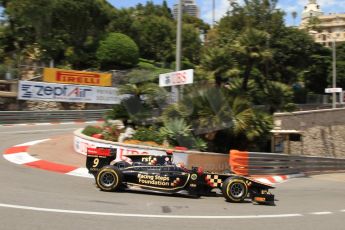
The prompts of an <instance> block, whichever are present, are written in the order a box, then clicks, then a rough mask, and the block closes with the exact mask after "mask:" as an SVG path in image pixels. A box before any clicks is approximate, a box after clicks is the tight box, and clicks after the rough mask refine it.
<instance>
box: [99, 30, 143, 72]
mask: <svg viewBox="0 0 345 230" xmlns="http://www.w3.org/2000/svg"><path fill="white" fill-rule="evenodd" d="M97 58H98V60H99V61H100V64H101V66H102V68H107V69H109V68H129V67H133V66H135V65H137V64H138V61H139V49H138V46H137V45H136V43H135V42H134V41H133V40H132V39H131V38H130V37H128V36H126V35H124V34H120V33H110V34H109V35H108V36H107V37H106V39H105V40H103V41H101V43H100V46H99V48H98V50H97Z"/></svg>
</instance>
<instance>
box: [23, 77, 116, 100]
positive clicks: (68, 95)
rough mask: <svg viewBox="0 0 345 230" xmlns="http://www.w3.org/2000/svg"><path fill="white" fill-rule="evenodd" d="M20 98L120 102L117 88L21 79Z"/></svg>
mask: <svg viewBox="0 0 345 230" xmlns="http://www.w3.org/2000/svg"><path fill="white" fill-rule="evenodd" d="M18 100H43V101H59V102H82V103H98V104H119V103H120V102H121V100H122V96H119V95H118V89H117V88H111V87H98V86H85V85H68V84H56V83H45V82H34V81H19V84H18Z"/></svg>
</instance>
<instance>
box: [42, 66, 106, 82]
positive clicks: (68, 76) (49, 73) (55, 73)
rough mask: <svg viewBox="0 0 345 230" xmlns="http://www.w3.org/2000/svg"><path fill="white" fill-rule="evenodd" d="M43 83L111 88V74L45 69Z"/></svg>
mask: <svg viewBox="0 0 345 230" xmlns="http://www.w3.org/2000/svg"><path fill="white" fill-rule="evenodd" d="M43 81H45V82H52V83H62V84H75V85H95V86H111V74H104V73H96V72H85V71H75V70H64V69H56V68H44V72H43Z"/></svg>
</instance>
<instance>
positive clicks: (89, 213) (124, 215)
mask: <svg viewBox="0 0 345 230" xmlns="http://www.w3.org/2000/svg"><path fill="white" fill-rule="evenodd" d="M0 207H3V208H14V209H22V210H30V211H39V212H52V213H68V214H81V215H96V216H117V217H140V218H167V219H264V218H287V217H301V216H303V215H302V214H276V215H248V216H178V215H153V214H152V215H150V214H136V213H113V212H90V211H78V210H66V209H52V208H39V207H30V206H22V205H11V204H2V203H0Z"/></svg>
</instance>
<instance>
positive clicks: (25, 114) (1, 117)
mask: <svg viewBox="0 0 345 230" xmlns="http://www.w3.org/2000/svg"><path fill="white" fill-rule="evenodd" d="M107 111H108V110H107V109H102V110H57V111H1V112H0V124H20V123H43V122H61V121H65V122H67V121H96V120H100V119H103V118H104V114H105V112H107Z"/></svg>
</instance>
